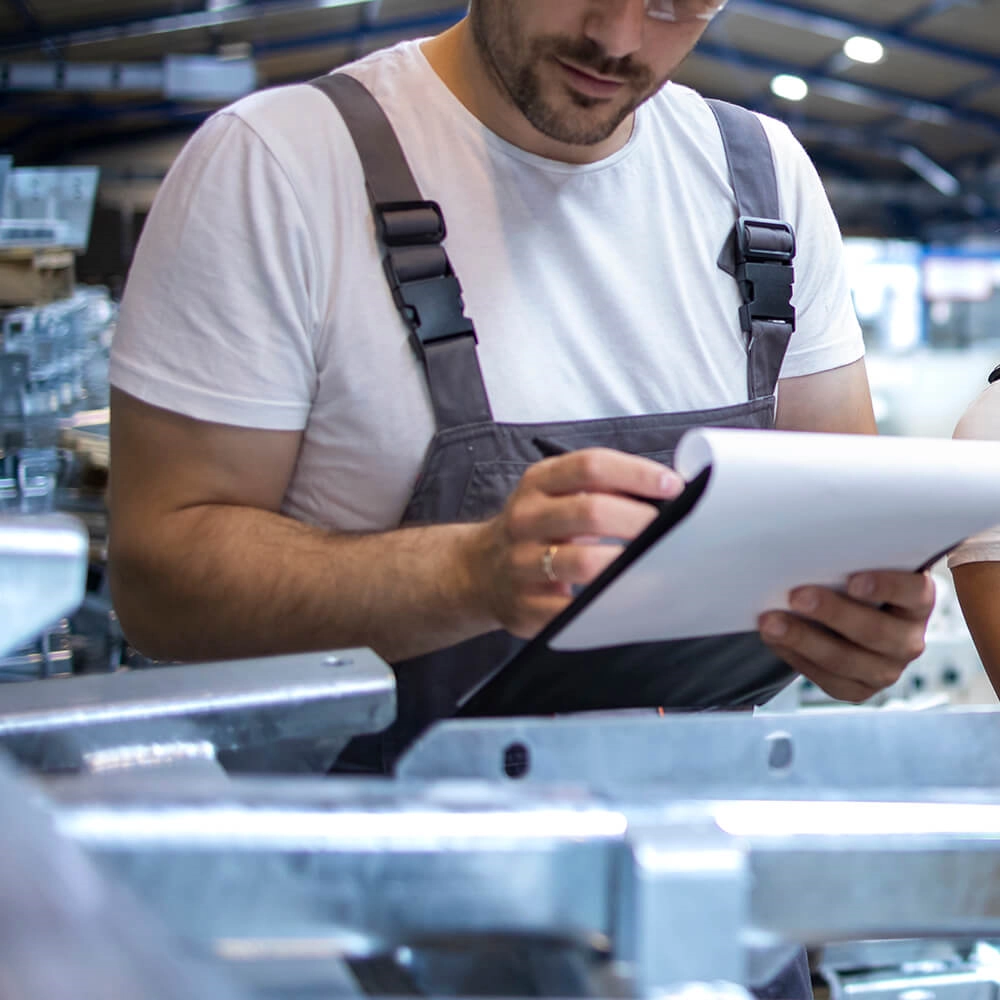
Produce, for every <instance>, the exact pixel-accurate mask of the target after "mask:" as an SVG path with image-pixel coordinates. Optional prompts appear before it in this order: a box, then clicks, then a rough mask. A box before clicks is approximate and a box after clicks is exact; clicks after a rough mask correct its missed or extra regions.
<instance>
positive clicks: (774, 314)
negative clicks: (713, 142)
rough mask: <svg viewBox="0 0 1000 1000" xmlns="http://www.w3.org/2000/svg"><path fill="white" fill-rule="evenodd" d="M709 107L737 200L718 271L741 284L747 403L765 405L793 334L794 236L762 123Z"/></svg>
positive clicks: (721, 105) (742, 112) (738, 111)
mask: <svg viewBox="0 0 1000 1000" xmlns="http://www.w3.org/2000/svg"><path fill="white" fill-rule="evenodd" d="M708 105H709V107H710V108H711V109H712V113H713V114H714V115H715V118H716V121H717V122H718V123H719V130H720V131H721V132H722V142H723V145H724V147H725V150H726V161H727V163H728V164H729V179H730V183H731V184H732V188H733V193H734V194H735V196H736V211H737V221H736V228H735V230H734V232H733V235H732V236H731V237H730V239H729V240H728V241H727V243H726V247H725V248H724V249H723V252H722V256H721V258H720V259H719V266H720V267H721V268H722V269H723V270H725V271H727V272H728V273H729V274H732V275H733V276H734V277H735V278H736V281H737V282H738V284H739V287H740V294H741V295H742V296H743V305H742V306H741V307H740V327H741V328H742V330H743V332H744V333H745V334H746V337H747V355H748V358H747V387H748V390H749V394H750V399H761V398H764V397H768V396H772V395H774V393H775V390H776V389H777V386H778V376H779V375H780V373H781V365H782V362H783V361H784V358H785V351H786V350H787V349H788V342H789V340H790V339H791V336H792V333H793V332H794V331H795V309H794V307H793V306H792V286H793V284H794V282H795V269H794V267H793V261H794V259H795V232H794V230H793V229H792V227H791V225H790V224H789V223H787V222H783V221H782V220H781V211H780V202H779V200H778V179H777V176H776V173H775V169H774V158H773V156H772V153H771V143H770V142H769V141H768V138H767V133H766V132H765V131H764V126H763V125H762V124H761V122H760V119H759V118H758V117H757V116H756V115H755V114H753V112H751V111H747V110H746V109H745V108H740V107H737V106H736V105H734V104H727V103H726V102H724V101H714V100H711V101H708Z"/></svg>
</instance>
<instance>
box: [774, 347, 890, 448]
mask: <svg viewBox="0 0 1000 1000" xmlns="http://www.w3.org/2000/svg"><path fill="white" fill-rule="evenodd" d="M775 426H776V427H777V428H778V430H782V431H817V432H823V433H831V434H874V433H875V432H876V426H875V414H874V412H873V411H872V397H871V390H870V389H869V386H868V374H867V372H866V371H865V362H864V359H862V360H860V361H855V362H854V363H853V364H850V365H844V366H843V367H842V368H833V369H831V370H830V371H825V372H817V373H816V374H815V375H802V376H800V377H799V378H786V379H782V380H781V382H780V383H779V384H778V412H777V417H776V419H775Z"/></svg>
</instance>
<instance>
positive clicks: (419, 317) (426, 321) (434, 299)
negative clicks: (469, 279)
mask: <svg viewBox="0 0 1000 1000" xmlns="http://www.w3.org/2000/svg"><path fill="white" fill-rule="evenodd" d="M382 266H383V267H384V268H385V274H386V277H387V278H388V280H389V287H390V288H391V289H392V297H393V300H394V301H395V303H396V308H397V309H398V310H399V311H400V314H401V315H402V316H403V318H404V319H405V320H406V322H407V324H408V325H409V327H410V329H411V330H412V331H413V333H414V335H415V336H416V337H417V339H418V340H419V341H420V343H421V344H424V345H426V344H432V343H434V342H435V341H438V340H446V339H448V338H449V337H460V336H463V335H466V334H472V337H473V340H475V341H476V343H478V342H479V341H478V338H476V330H475V327H474V326H473V325H472V320H470V319H469V318H468V317H467V316H466V315H465V302H464V301H463V299H462V286H461V285H460V284H459V281H458V278H457V277H455V272H454V271H453V270H452V269H451V265H450V264H446V267H447V270H446V271H445V273H444V274H437V275H430V276H429V277H426V278H418V279H416V280H413V281H400V280H399V275H398V274H397V272H396V268H395V266H394V265H393V262H392V254H391V253H388V254H386V256H385V259H384V260H383V262H382Z"/></svg>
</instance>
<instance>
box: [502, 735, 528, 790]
mask: <svg viewBox="0 0 1000 1000" xmlns="http://www.w3.org/2000/svg"><path fill="white" fill-rule="evenodd" d="M530 770H531V751H530V750H529V749H528V748H527V747H526V746H525V745H524V744H523V743H511V744H510V745H509V746H507V747H505V748H504V752H503V773H504V774H506V775H507V777H508V778H512V779H514V780H515V781H516V780H517V779H518V778H524V777H525V776H526V775H527V774H528V772H529V771H530Z"/></svg>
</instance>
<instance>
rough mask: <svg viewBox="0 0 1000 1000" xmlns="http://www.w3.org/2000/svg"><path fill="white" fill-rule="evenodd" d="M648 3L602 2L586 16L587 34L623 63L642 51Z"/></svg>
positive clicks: (642, 0) (628, 0) (635, 0)
mask: <svg viewBox="0 0 1000 1000" xmlns="http://www.w3.org/2000/svg"><path fill="white" fill-rule="evenodd" d="M645 29H646V0H599V2H598V3H595V4H593V6H592V9H591V11H590V12H589V13H588V15H587V21H586V24H585V25H584V33H585V34H586V36H587V37H588V38H589V39H590V40H591V41H594V42H596V43H597V44H598V45H600V46H601V48H602V49H604V51H605V52H606V53H607V54H608V56H610V57H611V58H612V59H624V58H625V56H629V55H632V53H634V52H637V51H638V50H639V49H640V48H641V47H642V38H643V32H644V31H645Z"/></svg>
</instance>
